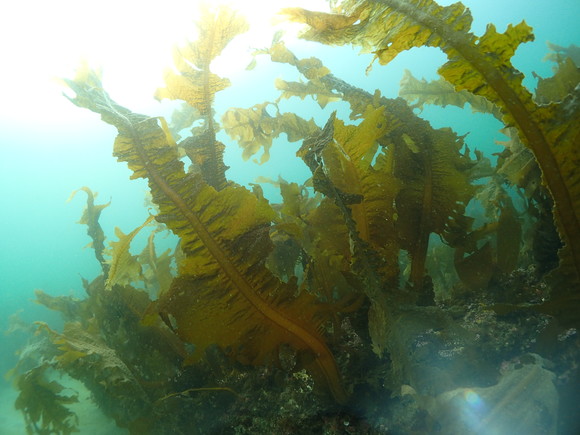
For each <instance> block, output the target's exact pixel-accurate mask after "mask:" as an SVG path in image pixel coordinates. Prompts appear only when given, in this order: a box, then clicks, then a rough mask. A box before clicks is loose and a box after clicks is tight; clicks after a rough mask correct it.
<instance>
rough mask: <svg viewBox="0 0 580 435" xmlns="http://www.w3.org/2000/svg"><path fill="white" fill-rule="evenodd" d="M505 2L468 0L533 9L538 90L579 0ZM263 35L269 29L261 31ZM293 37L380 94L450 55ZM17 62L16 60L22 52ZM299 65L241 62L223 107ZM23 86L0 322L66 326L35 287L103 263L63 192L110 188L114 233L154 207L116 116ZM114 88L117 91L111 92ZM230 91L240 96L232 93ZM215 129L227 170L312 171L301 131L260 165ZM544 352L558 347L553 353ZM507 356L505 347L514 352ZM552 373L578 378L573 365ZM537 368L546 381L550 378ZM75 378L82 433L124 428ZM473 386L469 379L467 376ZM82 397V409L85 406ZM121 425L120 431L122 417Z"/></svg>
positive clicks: (517, 12) (493, 8) (565, 39)
mask: <svg viewBox="0 0 580 435" xmlns="http://www.w3.org/2000/svg"><path fill="white" fill-rule="evenodd" d="M505 3H506V2H505V1H499V0H498V1H481V0H472V1H465V2H464V4H466V5H467V6H468V7H469V8H470V9H471V11H472V15H473V16H474V25H473V28H472V30H473V32H474V33H475V34H478V35H479V34H481V33H482V32H483V31H484V29H485V25H486V24H487V23H494V24H495V25H496V27H497V29H498V31H503V30H504V29H505V26H506V25H507V24H508V23H513V24H516V23H518V22H520V21H521V20H522V19H525V20H526V22H527V23H528V24H529V25H530V26H532V27H533V29H534V34H535V36H536V40H535V41H534V42H531V43H527V44H524V45H522V46H521V48H520V49H519V50H518V51H517V53H516V55H515V57H514V59H513V64H514V66H515V67H516V68H518V69H519V70H521V71H522V72H523V73H524V74H525V77H526V78H525V81H524V84H525V85H526V86H527V87H528V88H529V89H531V90H533V89H534V87H535V79H534V78H533V75H532V72H535V73H537V74H538V75H540V76H543V77H547V76H550V75H551V74H552V67H553V65H554V64H553V63H551V62H546V61H543V60H542V59H543V57H544V56H545V55H546V54H547V52H548V49H547V47H546V42H547V41H550V42H552V43H554V44H557V45H560V46H563V47H567V46H569V45H571V44H576V45H578V44H580V28H579V27H578V25H577V22H578V17H580V4H579V3H578V2H577V1H574V0H555V1H553V2H550V4H547V3H546V2H539V1H529V0H528V1H523V0H521V1H520V0H518V1H515V0H514V1H510V2H509V6H508V7H506V6H505ZM267 44H268V41H266V42H265V43H264V45H267ZM290 48H291V49H292V50H293V51H294V52H295V54H296V55H297V56H299V57H309V56H316V57H319V58H320V59H322V60H323V62H324V64H325V65H326V66H327V67H328V68H329V69H330V70H331V71H332V72H333V74H334V75H336V76H337V77H340V78H342V79H343V80H345V81H347V82H349V83H351V84H353V85H355V86H357V87H360V88H362V89H364V90H366V91H368V92H370V93H373V92H374V90H375V89H379V90H380V91H381V93H382V95H384V96H386V97H389V98H395V97H396V96H397V95H398V84H399V81H400V79H401V77H402V75H403V71H404V70H405V69H409V70H411V71H412V72H413V74H414V76H415V77H417V78H421V77H424V78H425V79H427V80H434V79H436V78H437V75H436V70H437V69H438V67H439V66H440V65H441V64H442V63H444V61H445V58H444V55H443V54H442V53H441V52H439V51H438V50H437V49H434V48H429V49H427V48H420V49H413V50H411V51H410V52H405V53H402V54H401V55H399V56H398V57H397V58H396V59H395V60H394V61H393V62H392V63H391V64H389V65H388V66H384V67H382V66H379V65H378V64H375V66H374V67H373V69H372V71H371V72H370V74H368V75H365V74H364V70H365V68H366V67H367V65H368V63H369V61H370V59H371V57H370V56H369V55H359V54H358V49H351V48H350V47H340V48H336V47H323V46H321V45H319V44H315V43H309V42H304V41H301V42H295V43H293V45H291V46H290ZM13 62H16V63H17V62H18V59H15V60H14V61H13ZM296 75H297V73H296V72H295V71H293V70H292V69H291V68H289V67H287V66H280V65H261V67H260V68H257V69H256V70H255V71H249V72H240V73H237V74H236V76H235V77H231V79H232V87H231V88H230V89H229V90H226V91H224V92H223V93H221V94H219V95H218V97H217V98H216V102H215V111H216V113H218V114H221V113H223V112H224V111H225V110H226V109H227V108H229V107H230V106H235V107H249V106H251V105H253V104H256V103H260V102H262V101H266V100H272V99H275V98H276V96H277V91H276V90H275V88H274V86H273V82H274V79H275V78H276V77H282V78H284V79H286V80H293V79H296ZM0 77H1V73H0ZM105 77H106V71H105ZM3 82H4V80H3ZM4 85H5V86H13V85H14V84H12V83H4ZM18 86H22V87H23V88H22V89H23V91H22V96H21V99H22V100H27V101H29V102H28V103H27V104H26V105H24V107H25V108H26V107H28V109H24V110H23V109H19V110H18V111H16V112H10V110H9V109H10V107H11V104H12V102H11V101H3V105H4V106H5V109H3V111H2V118H0V149H1V151H2V156H1V157H0V185H1V186H2V188H1V190H0V192H1V198H2V213H1V214H0V228H2V244H1V248H2V249H1V250H0V300H1V302H2V305H1V306H0V319H2V323H1V325H2V329H3V330H6V331H9V330H11V329H14V319H15V318H14V317H13V315H14V314H15V313H17V315H18V319H19V321H18V324H20V323H19V322H20V321H21V322H22V324H23V325H26V324H30V323H31V322H34V321H38V320H41V321H45V322H47V323H49V324H50V325H52V327H53V328H54V329H59V328H61V327H62V321H61V320H60V318H59V316H58V315H57V314H56V313H54V312H50V311H49V310H47V309H46V308H44V307H42V306H40V305H38V304H35V303H34V302H33V299H34V290H35V289H42V290H43V291H44V292H46V293H48V294H50V295H54V296H60V295H66V296H73V297H76V298H83V297H84V289H83V287H82V282H81V277H83V278H85V279H89V280H92V279H94V278H95V277H96V276H97V275H98V274H99V273H100V267H99V264H98V263H97V262H96V261H95V258H94V253H93V251H92V250H91V249H83V246H86V245H87V244H88V243H89V242H90V239H89V237H88V236H87V234H86V227H85V226H83V225H79V224H77V223H76V222H77V221H78V220H79V219H80V217H81V213H82V210H83V208H84V203H85V201H84V197H83V195H81V194H79V195H77V196H76V197H75V198H74V199H73V200H72V201H70V202H67V198H68V197H69V196H70V194H71V192H72V191H73V190H75V189H78V188H79V187H81V186H88V187H90V188H91V189H92V190H93V191H95V192H98V193H99V196H98V202H99V203H104V202H108V201H109V200H111V205H110V206H109V207H108V208H107V209H105V211H104V212H103V214H102V217H101V219H100V224H101V226H102V228H103V229H104V231H105V233H106V236H107V238H108V239H109V240H113V239H114V228H115V227H119V228H120V229H122V231H123V232H125V233H128V232H130V231H132V230H133V229H134V228H136V227H137V226H139V225H141V223H142V222H143V221H144V220H145V218H146V217H147V215H148V209H147V207H146V206H144V196H145V192H146V191H147V185H146V183H145V182H144V181H143V180H132V181H130V180H129V177H130V175H131V172H130V171H129V170H128V169H127V167H126V165H125V164H124V163H117V162H116V161H115V159H114V158H113V157H112V156H111V149H112V143H113V141H114V139H115V136H116V132H115V130H114V128H113V127H111V126H109V125H107V124H105V123H103V122H102V121H101V120H100V119H99V117H98V116H97V115H95V114H93V113H90V112H88V111H84V110H81V109H77V108H75V107H74V106H72V105H71V104H70V103H69V102H68V101H67V100H66V99H65V98H63V97H61V96H60V95H59V92H58V91H56V90H55V91H51V92H49V93H48V95H50V97H49V98H51V100H50V102H49V103H45V104H44V105H43V107H52V108H53V109H54V110H55V111H58V110H62V111H63V112H62V113H63V114H64V115H63V116H62V117H54V116H50V117H49V116H47V113H46V111H45V112H42V111H41V112H39V111H36V110H35V109H34V105H35V102H34V95H27V94H26V84H25V83H22V84H18ZM55 89H56V88H55ZM152 92H153V90H151V93H152ZM112 96H113V98H115V95H114V94H113V95H112ZM295 100H296V101H295ZM232 101H234V102H235V103H233V104H232ZM123 104H126V105H127V106H129V107H130V108H131V109H132V110H134V111H136V112H141V113H147V114H152V115H153V114H159V113H161V114H162V115H169V114H170V109H171V106H170V105H162V106H160V105H158V103H157V102H155V101H154V100H152V101H151V103H150V104H149V105H145V106H144V107H134V106H131V104H130V102H127V103H125V102H123ZM14 106H15V107H19V108H21V107H23V105H22V102H21V101H19V102H18V104H16V103H14ZM283 107H284V110H286V111H292V110H296V111H299V112H301V113H302V114H304V113H307V115H308V116H304V115H303V116H304V117H313V118H314V120H315V121H316V123H317V124H318V125H319V126H320V127H322V126H324V124H325V122H326V120H327V119H328V116H329V115H330V113H331V112H332V111H333V110H337V111H338V114H339V117H340V116H342V117H343V118H344V119H347V117H348V107H347V105H346V104H345V103H339V104H335V105H333V104H329V105H328V106H327V107H326V108H325V109H324V110H322V109H320V108H319V107H318V106H317V105H316V104H315V103H313V102H312V101H308V99H307V100H306V101H300V100H297V99H294V100H291V101H288V102H285V103H283ZM421 116H422V117H424V118H425V119H427V120H428V121H430V122H431V125H432V126H433V127H434V128H441V127H451V128H453V129H454V131H455V132H456V133H457V134H459V135H465V134H468V135H467V137H466V139H465V140H466V143H467V144H468V145H469V146H470V147H471V148H472V149H474V148H477V149H479V150H482V151H484V152H485V153H486V154H488V155H491V154H493V153H497V152H499V151H501V149H502V147H501V146H500V145H497V144H496V141H502V140H505V137H504V136H503V135H502V134H501V133H500V132H499V131H498V130H499V129H500V128H501V127H502V125H501V123H500V122H499V121H497V120H496V119H494V118H493V117H491V116H490V115H486V114H473V113H471V111H470V110H469V109H458V108H454V107H446V108H440V107H434V106H430V107H426V108H425V109H424V111H423V112H422V113H421ZM47 118H49V119H50V121H47ZM218 138H219V139H220V140H222V141H223V142H224V143H225V144H226V154H225V163H226V164H227V165H229V166H230V169H229V170H228V172H227V174H226V175H227V177H228V179H230V180H233V181H236V182H238V183H240V184H242V185H248V184H249V183H255V179H256V177H257V176H258V175H259V176H264V177H269V178H272V179H277V177H278V176H282V177H283V178H284V179H286V180H287V181H294V182H299V183H301V182H304V181H305V180H306V179H307V178H308V177H309V176H310V175H311V174H310V171H309V170H308V168H307V167H306V165H303V164H302V162H301V161H299V160H297V159H296V157H295V153H296V150H297V148H298V147H299V146H300V142H299V143H296V142H295V143H289V142H286V141H285V140H284V139H283V138H282V139H280V140H279V141H278V142H277V143H275V144H274V146H273V147H272V149H271V158H270V160H269V161H268V162H267V163H265V164H263V165H257V164H256V163H255V162H254V161H253V160H252V159H250V160H248V161H246V162H243V161H242V159H241V150H240V149H239V148H238V146H237V145H236V144H235V143H234V142H233V141H232V140H231V139H230V138H229V137H228V136H227V135H226V134H225V132H223V131H221V132H220V133H219V135H218ZM289 162H290V163H289ZM264 191H265V194H266V196H267V197H268V198H269V199H270V200H272V201H273V202H276V201H279V199H280V196H279V194H278V192H277V189H276V188H275V187H273V186H271V185H269V184H265V185H264ZM174 243H175V239H174V238H167V239H163V240H161V239H160V240H159V245H158V250H159V252H162V251H163V250H164V249H165V247H173V244H174ZM144 244H145V235H142V236H140V237H139V238H138V239H137V240H136V241H135V246H134V252H140V250H141V249H142V247H143V246H144ZM11 319H12V320H11ZM23 328H24V327H23ZM569 331H571V329H570V330H569ZM569 334H570V336H569V337H565V338H563V339H562V340H564V341H565V340H568V342H569V343H571V344H570V346H578V335H577V334H576V335H575V334H574V333H573V332H569ZM29 336H30V331H25V330H23V329H18V328H16V330H13V331H12V332H10V333H7V334H6V335H2V336H0V340H1V348H2V349H3V358H2V360H1V362H0V370H1V371H2V373H5V372H7V371H8V370H10V369H11V368H12V367H13V366H14V365H15V364H16V363H17V361H18V356H17V355H16V352H17V351H18V350H19V349H21V348H22V347H23V346H25V344H26V341H27V340H28V338H29ZM542 357H544V358H547V359H550V355H542ZM509 358H511V355H510V357H509ZM509 358H508V357H507V356H506V359H509ZM506 364H507V363H506ZM556 375H557V376H560V377H562V376H570V377H571V378H574V375H573V374H570V373H556ZM542 376H544V374H543V372H542ZM545 376H548V375H547V374H546V375H545ZM541 379H542V381H543V380H544V379H545V378H544V377H542V378H541ZM576 379H578V378H576ZM71 382H72V381H71ZM74 385H75V386H74V387H71V388H73V389H74V388H77V391H80V397H81V398H84V402H82V403H81V405H80V406H79V408H78V409H79V410H78V411H77V413H78V415H79V418H80V419H81V426H80V427H81V428H82V430H81V433H87V434H96V433H113V432H112V431H113V430H116V429H115V428H114V425H113V424H111V422H110V421H109V420H108V419H107V418H106V417H105V416H104V415H102V413H98V412H96V411H94V409H96V407H95V405H94V404H93V403H92V402H91V400H90V398H89V394H88V393H87V392H86V391H83V387H82V386H81V385H79V384H74ZM467 387H471V385H466V388H467ZM477 387H479V388H483V386H477ZM1 391H2V394H3V396H2V397H3V398H6V399H3V400H1V403H2V404H3V405H2V406H3V410H2V415H6V416H9V417H8V418H7V419H3V421H2V422H0V433H5V434H19V433H25V429H24V423H23V420H22V416H21V414H20V413H18V412H16V411H15V410H14V409H11V408H12V407H11V405H10V402H11V401H12V400H13V399H14V398H15V396H16V393H15V392H14V391H13V390H11V386H10V384H9V383H8V382H4V384H3V386H2V389H1ZM466 394H468V393H467V392H466ZM473 394H476V393H473ZM473 394H472V395H469V398H471V400H472V402H473V401H474V400H476V399H474V397H476V396H474V395H473ZM477 394H479V396H485V394H487V393H484V392H482V391H479V392H478V393H477ZM494 394H495V392H494ZM479 396H477V397H479ZM83 406H84V407H85V408H86V409H84V410H83V409H81V408H82V407H83ZM369 407H373V409H374V407H376V404H369ZM359 411H360V410H359ZM362 415H364V411H362ZM95 416H97V417H95ZM564 418H566V419H568V420H569V421H566V424H565V425H563V426H562V427H564V428H565V430H567V431H570V430H572V428H574V427H575V428H577V429H578V428H580V424H575V422H574V421H573V420H574V418H575V416H573V415H572V416H570V415H564ZM95 419H96V420H97V421H95ZM105 422H106V423H105ZM105 424H106V425H107V426H104V425H105ZM376 430H379V431H380V430H385V429H378V428H377V429H376ZM563 430H564V429H563ZM579 430H580V429H579ZM118 431H119V433H123V431H122V430H121V429H119V430H118ZM305 433H307V432H305ZM336 433H346V432H336ZM369 433H370V432H369ZM377 433H388V432H377ZM474 433H488V432H474ZM489 433H492V432H489ZM493 433H502V432H493ZM505 433H508V432H505ZM538 433H542V432H538ZM562 433H573V432H562Z"/></svg>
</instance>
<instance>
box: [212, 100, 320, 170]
mask: <svg viewBox="0 0 580 435" xmlns="http://www.w3.org/2000/svg"><path fill="white" fill-rule="evenodd" d="M271 108H274V109H275V110H276V113H275V114H274V115H271V114H270V113H269V112H268V109H271ZM222 125H223V127H224V129H225V130H226V132H227V133H228V134H229V136H230V137H231V138H232V139H234V140H235V141H236V142H237V143H238V145H239V146H240V147H241V148H243V150H244V151H243V153H242V158H243V159H244V160H247V159H249V158H250V157H252V156H253V155H255V154H257V153H258V152H259V151H260V150H261V149H262V150H263V154H262V155H261V156H260V161H259V163H265V162H267V161H268V160H269V159H270V148H271V147H272V143H273V141H274V139H275V138H276V137H278V136H280V134H282V133H286V135H287V136H288V140H289V141H290V142H295V141H297V140H300V139H303V138H304V137H307V136H309V135H310V134H312V133H313V132H314V131H316V130H317V129H318V127H317V125H316V124H315V122H314V120H312V119H310V120H308V121H307V120H305V119H303V118H301V117H300V116H298V115H296V114H294V113H289V112H286V113H280V112H278V108H277V106H276V105H275V104H273V103H268V102H266V103H262V104H256V105H255V106H252V107H250V108H248V109H241V108H233V109H229V110H228V111H227V112H226V113H225V114H224V115H223V117H222Z"/></svg>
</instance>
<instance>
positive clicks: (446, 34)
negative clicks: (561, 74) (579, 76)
mask: <svg viewBox="0 0 580 435" xmlns="http://www.w3.org/2000/svg"><path fill="white" fill-rule="evenodd" d="M339 10H340V12H341V13H340V14H335V15H326V14H325V13H314V12H308V13H307V12H305V11H302V10H300V9H296V8H291V9H286V10H284V12H285V13H286V14H287V15H288V16H289V17H290V18H291V19H293V20H295V21H299V22H304V23H307V24H308V23H309V22H315V23H316V25H314V26H312V27H311V29H310V30H308V31H307V32H306V33H305V34H304V37H305V38H307V39H311V40H315V41H319V42H323V43H326V44H346V43H348V44H353V45H358V46H360V47H361V48H362V49H363V51H365V52H373V53H375V58H376V59H378V60H379V62H380V63H381V64H383V65H384V64H387V63H388V62H389V61H391V60H392V59H393V58H394V57H396V56H397V54H399V53H400V52H402V51H404V50H408V49H410V48H413V47H420V46H424V45H425V46H431V47H439V48H440V49H441V50H442V51H443V52H444V53H445V54H446V55H447V57H448V59H449V60H448V62H447V63H446V64H445V65H443V66H442V67H441V68H440V69H439V73H440V74H441V76H442V77H443V78H445V79H446V80H447V81H448V82H450V83H452V84H453V85H454V88H455V89H456V90H457V91H462V90H466V91H468V92H471V93H473V94H475V95H478V96H482V97H485V98H486V99H488V100H489V101H490V102H491V103H493V104H495V105H497V106H498V107H499V108H500V109H501V110H502V113H503V117H502V119H503V121H504V123H505V124H506V125H508V126H514V127H515V128H517V129H518V131H519V133H520V138H521V140H522V142H523V143H524V144H525V145H526V146H527V147H528V148H529V149H530V150H531V151H532V152H533V154H534V156H535V158H536V160H537V162H538V165H539V167H540V169H541V170H542V177H543V182H544V183H545V184H546V186H547V188H548V189H549V191H550V194H551V195H552V197H553V198H554V207H555V211H556V212H555V219H556V223H557V226H558V230H559V232H560V235H561V237H562V239H563V241H564V247H563V248H562V250H561V252H560V256H561V259H562V261H563V262H564V263H565V265H564V266H565V268H568V269H569V270H571V273H572V274H573V277H572V278H571V279H572V281H574V282H576V283H577V282H578V277H579V276H580V242H579V241H580V218H579V217H578V210H580V204H579V198H580V195H579V192H578V189H579V186H580V183H579V182H578V177H579V176H580V175H578V171H576V170H575V168H576V166H577V163H578V160H579V157H578V152H579V151H578V147H577V144H578V135H579V134H580V126H579V124H578V122H577V120H578V118H579V117H580V113H579V111H580V106H579V105H578V104H577V99H578V95H577V92H578V88H577V87H576V88H575V89H574V90H573V92H572V93H571V94H568V95H567V96H566V97H565V98H564V99H563V100H561V101H558V102H554V103H551V104H547V105H539V104H537V103H536V102H535V101H534V99H533V96H532V94H531V93H530V92H529V91H528V90H527V89H526V88H525V87H524V86H523V85H522V78H523V74H522V73H521V72H519V71H517V70H516V69H515V68H514V67H513V66H512V65H511V63H510V59H511V57H512V56H513V54H514V53H515V50H516V48H517V47H518V46H519V45H520V44H521V43H523V42H526V41H530V40H532V39H533V34H532V32H531V28H530V27H529V26H528V25H527V24H526V23H525V22H521V23H520V24H518V25H515V26H512V25H509V26H508V28H507V29H506V31H505V32H504V33H498V32H497V31H496V29H495V26H493V25H491V24H490V25H488V27H487V29H486V32H485V34H484V35H482V36H480V37H477V36H475V35H473V34H472V33H470V32H469V28H470V26H471V21H472V18H471V14H470V12H469V10H467V9H466V8H465V6H464V5H463V4H461V3H455V4H453V5H450V6H446V7H441V6H439V5H438V4H437V3H435V2H434V1H432V0H411V1H404V0H383V1H379V2H369V1H365V0H352V1H345V2H342V3H341V5H340V7H339ZM306 17H307V18H306ZM349 23H350V24H349Z"/></svg>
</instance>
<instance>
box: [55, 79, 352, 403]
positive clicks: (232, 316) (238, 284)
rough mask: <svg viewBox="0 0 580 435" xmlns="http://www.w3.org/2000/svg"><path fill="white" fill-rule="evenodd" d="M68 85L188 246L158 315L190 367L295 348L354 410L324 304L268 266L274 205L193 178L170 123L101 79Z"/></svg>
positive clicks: (253, 360)
mask: <svg viewBox="0 0 580 435" xmlns="http://www.w3.org/2000/svg"><path fill="white" fill-rule="evenodd" d="M66 82H67V84H68V85H69V86H70V88H71V89H72V90H73V91H74V92H75V93H76V97H75V98H71V101H72V102H73V103H75V104H76V105H78V106H80V107H85V108H88V109H90V110H92V111H94V112H97V113H99V114H100V115H101V117H102V119H103V120H104V121H105V122H107V123H109V124H111V125H114V126H115V127H116V128H117V130H118V133H119V134H118V136H117V138H116V140H115V145H114V155H115V156H116V157H117V158H118V160H119V161H124V162H127V164H128V166H129V168H130V169H131V170H132V171H133V176H132V178H146V179H148V181H149V186H150V188H151V194H152V198H153V202H154V203H155V204H157V206H158V207H159V211H160V212H159V215H158V216H157V217H156V218H157V220H158V221H160V222H163V223H165V225H167V227H169V228H170V229H171V230H172V231H173V232H174V233H175V234H176V235H177V236H178V237H180V239H181V248H182V250H183V252H184V253H185V258H184V259H183V261H182V262H181V263H180V264H179V276H178V277H177V278H176V279H175V280H174V281H173V282H172V284H171V287H170V288H169V290H167V291H166V292H165V293H163V295H162V296H161V298H160V299H159V300H158V301H157V302H156V303H154V304H153V305H152V306H151V307H150V309H149V311H150V312H152V313H153V312H157V313H159V314H161V315H162V317H163V318H164V319H167V322H168V323H169V324H170V325H171V327H172V328H173V329H174V330H175V331H176V333H177V334H178V335H179V336H180V337H181V338H182V339H183V340H184V341H187V342H190V343H194V344H195V351H194V353H193V354H192V355H190V357H189V362H195V361H196V360H198V359H200V358H201V357H202V356H203V354H204V350H205V349H206V348H207V347H208V346H210V345H212V344H218V345H219V346H221V347H222V348H223V349H226V350H229V351H231V353H232V354H233V355H234V356H235V357H236V358H237V359H238V360H239V361H241V362H244V363H250V364H260V363H264V362H267V361H268V360H269V359H270V358H272V353H273V352H274V351H275V350H277V349H278V347H279V346H280V345H281V344H286V343H287V344H290V345H292V346H293V347H294V348H295V349H296V350H297V351H302V352H306V353H310V354H312V355H313V357H312V358H310V360H311V361H312V363H311V364H310V365H309V367H311V368H313V369H314V373H317V374H320V375H322V377H323V378H324V379H325V381H326V383H327V385H328V387H329V389H330V391H331V392H332V394H333V396H334V398H335V399H336V400H337V401H338V402H345V401H346V398H347V395H346V392H345V391H344V389H343V387H342V385H341V381H340V377H339V371H338V368H337V365H336V362H335V359H334V357H333V355H332V353H331V351H330V350H329V348H328V347H327V345H326V343H325V341H324V339H323V337H322V335H321V333H320V332H319V330H320V327H321V324H322V322H323V320H324V316H322V315H321V312H322V310H320V309H319V307H321V305H319V304H317V303H316V301H315V298H314V296H312V295H310V294H307V293H301V294H300V295H298V296H296V293H297V289H296V285H295V284H294V282H293V281H291V282H290V283H288V284H286V283H283V282H281V281H280V280H279V279H278V278H276V277H275V276H274V275H273V274H272V273H271V272H270V271H269V270H268V269H267V268H266V266H265V260H266V257H267V256H268V254H269V253H270V251H271V248H272V243H271V241H270V238H269V228H270V224H271V222H272V221H273V220H274V216H275V213H274V211H273V210H272V208H271V207H270V205H269V204H268V203H267V201H266V200H264V199H259V198H257V197H256V196H255V195H254V194H252V193H251V192H250V191H248V190H247V189H245V188H244V187H241V186H237V185H234V184H233V183H229V184H228V185H227V186H226V187H224V188H223V189H221V190H219V191H218V190H216V189H215V188H214V187H212V186H211V185H210V184H209V183H208V182H206V181H205V180H203V176H202V175H201V174H199V173H198V174H192V173H186V172H185V170H184V164H183V162H182V161H181V160H180V154H179V152H178V147H177V146H176V144H175V143H174V142H173V140H172V139H171V134H170V132H169V130H168V128H167V126H166V125H165V122H164V121H163V120H162V119H160V118H155V117H149V116H145V115H139V114H135V113H132V112H130V111H129V110H127V109H126V108H124V107H121V106H119V105H117V104H116V103H114V102H113V101H112V100H111V99H110V98H109V96H108V95H107V93H106V92H105V91H104V90H103V89H102V87H101V83H100V79H99V77H98V76H97V75H96V74H95V73H94V72H91V71H80V73H79V75H78V77H77V78H76V79H75V80H67V81H66ZM218 163H219V162H218ZM325 311H326V312H328V308H327V307H326V308H325ZM170 319H171V320H170Z"/></svg>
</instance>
